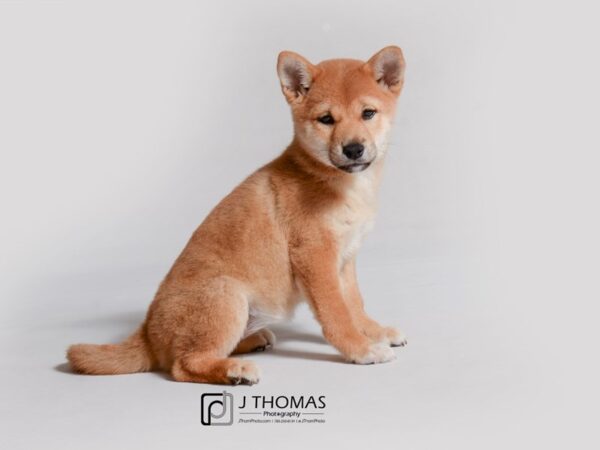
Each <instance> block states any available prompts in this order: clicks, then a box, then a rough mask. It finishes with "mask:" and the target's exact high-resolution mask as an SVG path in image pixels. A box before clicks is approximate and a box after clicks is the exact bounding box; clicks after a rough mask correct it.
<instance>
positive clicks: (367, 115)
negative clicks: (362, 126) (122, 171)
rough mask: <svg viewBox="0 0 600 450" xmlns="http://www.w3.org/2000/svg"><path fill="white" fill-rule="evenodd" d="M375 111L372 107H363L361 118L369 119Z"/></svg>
mask: <svg viewBox="0 0 600 450" xmlns="http://www.w3.org/2000/svg"><path fill="white" fill-rule="evenodd" d="M376 113H377V111H375V110H374V109H365V110H364V111H363V112H362V118H363V119H364V120H371V119H372V118H373V116H374V115H375V114H376Z"/></svg>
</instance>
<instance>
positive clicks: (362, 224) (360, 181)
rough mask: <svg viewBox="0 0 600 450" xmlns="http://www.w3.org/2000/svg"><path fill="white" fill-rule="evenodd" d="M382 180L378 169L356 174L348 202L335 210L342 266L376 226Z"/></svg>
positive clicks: (334, 229)
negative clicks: (378, 174)
mask: <svg viewBox="0 0 600 450" xmlns="http://www.w3.org/2000/svg"><path fill="white" fill-rule="evenodd" d="M377 187H378V182H377V179H376V173H375V172H374V171H369V170H366V171H365V172H361V173H357V174H355V175H354V177H353V180H352V184H350V185H349V186H348V187H346V189H345V190H344V201H343V202H342V204H341V205H340V206H338V207H337V208H336V209H334V210H333V211H331V213H330V216H329V224H330V227H331V231H332V232H333V235H334V237H335V239H336V241H337V244H338V246H339V249H340V252H339V254H340V261H339V262H340V265H343V264H344V263H345V262H346V261H348V260H349V259H350V258H352V257H354V255H355V254H356V252H357V250H358V248H359V247H360V244H361V243H362V240H363V238H364V236H365V235H366V234H367V232H368V231H370V230H371V228H373V224H374V219H375V211H376V209H377Z"/></svg>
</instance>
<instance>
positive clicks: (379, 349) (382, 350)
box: [351, 344, 396, 364]
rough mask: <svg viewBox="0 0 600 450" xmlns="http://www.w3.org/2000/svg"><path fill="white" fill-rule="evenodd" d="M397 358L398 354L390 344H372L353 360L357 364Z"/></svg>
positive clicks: (382, 361) (381, 361) (377, 362)
mask: <svg viewBox="0 0 600 450" xmlns="http://www.w3.org/2000/svg"><path fill="white" fill-rule="evenodd" d="M395 358H396V355H395V354H394V352H393V351H392V349H391V348H390V347H389V346H388V345H385V344H371V345H370V346H369V348H368V351H367V352H366V353H365V354H364V355H361V356H359V357H353V358H351V361H352V362H353V363H356V364H379V363H384V362H388V361H392V360H393V359H395Z"/></svg>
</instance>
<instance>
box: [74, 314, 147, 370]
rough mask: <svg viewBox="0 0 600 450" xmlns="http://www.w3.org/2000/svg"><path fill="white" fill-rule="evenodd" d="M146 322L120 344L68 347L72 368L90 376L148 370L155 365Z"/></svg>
mask: <svg viewBox="0 0 600 450" xmlns="http://www.w3.org/2000/svg"><path fill="white" fill-rule="evenodd" d="M145 331H146V330H145V327H144V325H142V326H141V327H140V328H139V329H138V330H137V331H136V332H135V333H133V334H132V335H131V336H129V337H128V338H127V339H126V340H125V341H123V342H121V343H120V344H107V345H94V344H75V345H72V346H71V347H69V349H68V350H67V359H68V360H69V363H70V364H71V368H72V369H73V370H74V371H75V372H78V373H85V374H89V375H116V374H120V373H135V372H148V371H150V370H152V369H153V367H154V365H155V361H154V356H153V355H152V352H151V351H150V348H149V346H148V342H147V340H146V333H145Z"/></svg>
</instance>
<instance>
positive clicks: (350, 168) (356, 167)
mask: <svg viewBox="0 0 600 450" xmlns="http://www.w3.org/2000/svg"><path fill="white" fill-rule="evenodd" d="M370 165H371V161H369V162H363V163H352V164H347V165H345V166H337V168H338V169H340V170H343V171H344V172H348V173H356V172H362V171H363V170H365V169H366V168H367V167H369V166H370Z"/></svg>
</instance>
